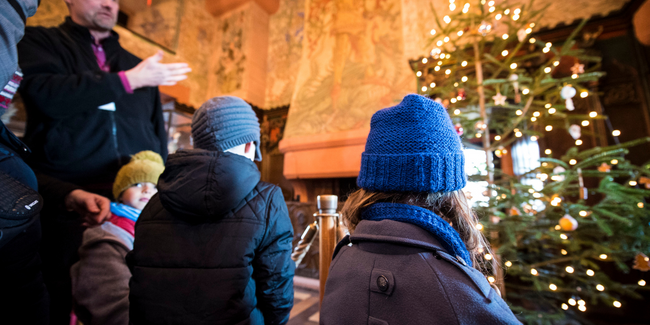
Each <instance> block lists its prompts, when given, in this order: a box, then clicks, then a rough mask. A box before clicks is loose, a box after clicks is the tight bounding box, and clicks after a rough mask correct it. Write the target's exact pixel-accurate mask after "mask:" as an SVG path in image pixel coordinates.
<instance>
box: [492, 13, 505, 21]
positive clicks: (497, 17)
mask: <svg viewBox="0 0 650 325" xmlns="http://www.w3.org/2000/svg"><path fill="white" fill-rule="evenodd" d="M501 17H503V16H501V14H496V16H494V19H496V20H501Z"/></svg>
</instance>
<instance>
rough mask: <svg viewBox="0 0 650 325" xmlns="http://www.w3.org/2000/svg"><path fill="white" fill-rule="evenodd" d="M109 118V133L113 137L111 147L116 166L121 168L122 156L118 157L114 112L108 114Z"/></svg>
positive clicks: (118, 149)
mask: <svg viewBox="0 0 650 325" xmlns="http://www.w3.org/2000/svg"><path fill="white" fill-rule="evenodd" d="M108 113H109V114H110V116H111V133H112V135H113V145H114V148H115V155H116V156H117V165H118V166H122V155H120V148H119V146H118V145H117V124H116V123H115V112H108Z"/></svg>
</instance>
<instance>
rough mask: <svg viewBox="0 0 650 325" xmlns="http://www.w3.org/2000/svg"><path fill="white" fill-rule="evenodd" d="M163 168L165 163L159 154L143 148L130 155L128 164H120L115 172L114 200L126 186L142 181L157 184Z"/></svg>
mask: <svg viewBox="0 0 650 325" xmlns="http://www.w3.org/2000/svg"><path fill="white" fill-rule="evenodd" d="M164 170H165V164H164V162H163V159H162V157H160V155H159V154H157V153H155V152H153V151H151V150H145V151H140V152H138V153H136V154H135V155H133V156H132V157H131V161H129V163H128V164H126V165H124V166H122V168H120V171H118V172H117V176H116V177H115V182H114V183H113V196H114V197H115V200H117V199H118V198H119V197H120V194H122V192H124V191H125V190H126V189H127V188H129V187H131V186H133V185H135V184H138V183H144V182H150V183H153V184H158V177H160V174H162V172H163V171H164Z"/></svg>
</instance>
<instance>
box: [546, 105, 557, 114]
mask: <svg viewBox="0 0 650 325" xmlns="http://www.w3.org/2000/svg"><path fill="white" fill-rule="evenodd" d="M555 112H557V110H556V109H555V108H553V107H551V108H549V109H548V113H549V114H555Z"/></svg>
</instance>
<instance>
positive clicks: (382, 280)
mask: <svg viewBox="0 0 650 325" xmlns="http://www.w3.org/2000/svg"><path fill="white" fill-rule="evenodd" d="M377 287H379V290H380V291H381V292H386V290H388V278H386V277H385V276H383V275H380V276H379V277H378V278H377Z"/></svg>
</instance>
